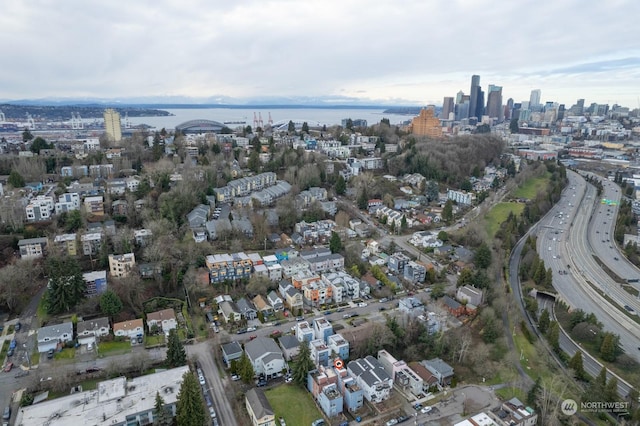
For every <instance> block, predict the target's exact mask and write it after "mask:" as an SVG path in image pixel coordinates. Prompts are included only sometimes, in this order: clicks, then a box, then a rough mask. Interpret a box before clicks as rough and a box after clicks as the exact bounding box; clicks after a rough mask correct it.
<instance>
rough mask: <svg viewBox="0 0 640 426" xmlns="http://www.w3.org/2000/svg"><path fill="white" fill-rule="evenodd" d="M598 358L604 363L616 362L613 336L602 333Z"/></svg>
mask: <svg viewBox="0 0 640 426" xmlns="http://www.w3.org/2000/svg"><path fill="white" fill-rule="evenodd" d="M600 356H601V357H602V359H604V360H605V361H609V362H613V361H615V360H616V346H615V341H614V338H613V334H611V333H604V338H603V339H602V344H601V345H600Z"/></svg>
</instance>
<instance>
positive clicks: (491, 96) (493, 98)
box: [486, 84, 504, 123]
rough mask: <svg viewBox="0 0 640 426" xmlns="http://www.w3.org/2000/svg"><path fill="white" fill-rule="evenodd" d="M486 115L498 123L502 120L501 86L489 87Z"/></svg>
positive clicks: (491, 85)
mask: <svg viewBox="0 0 640 426" xmlns="http://www.w3.org/2000/svg"><path fill="white" fill-rule="evenodd" d="M486 115H488V116H489V118H493V119H495V120H496V122H498V123H500V122H502V121H503V120H504V110H503V108H502V86H496V85H493V84H490V85H489V91H488V94H487V111H486Z"/></svg>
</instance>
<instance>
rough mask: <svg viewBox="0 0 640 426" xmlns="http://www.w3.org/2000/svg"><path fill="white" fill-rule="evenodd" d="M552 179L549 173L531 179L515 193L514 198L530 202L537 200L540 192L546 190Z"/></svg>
mask: <svg viewBox="0 0 640 426" xmlns="http://www.w3.org/2000/svg"><path fill="white" fill-rule="evenodd" d="M550 177H551V174H550V173H549V172H547V173H545V174H544V176H541V177H538V178H533V179H529V180H528V181H526V182H525V183H524V184H523V185H522V186H521V187H520V188H518V189H516V190H515V191H513V196H514V197H516V198H527V199H529V200H532V199H534V198H536V195H538V192H540V191H544V190H545V188H546V187H547V183H548V182H549V178H550Z"/></svg>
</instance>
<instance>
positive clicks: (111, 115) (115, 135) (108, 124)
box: [104, 108, 122, 142]
mask: <svg viewBox="0 0 640 426" xmlns="http://www.w3.org/2000/svg"><path fill="white" fill-rule="evenodd" d="M104 129H105V132H106V133H107V136H109V139H110V140H112V141H114V142H120V141H121V140H122V124H121V123H120V113H119V112H118V111H116V110H115V109H111V108H108V109H105V110H104Z"/></svg>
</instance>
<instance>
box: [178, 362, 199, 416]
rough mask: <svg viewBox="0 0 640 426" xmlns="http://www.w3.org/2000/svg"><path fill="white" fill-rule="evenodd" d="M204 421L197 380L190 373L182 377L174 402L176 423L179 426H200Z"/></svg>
mask: <svg viewBox="0 0 640 426" xmlns="http://www.w3.org/2000/svg"><path fill="white" fill-rule="evenodd" d="M205 421H206V413H205V410H204V401H203V400H202V393H201V392H200V385H199V384H198V380H197V379H196V377H195V376H194V375H193V373H191V372H187V373H185V374H184V376H182V384H181V385H180V392H179V393H178V400H177V401H176V422H177V423H178V424H179V425H180V426H202V425H204V424H205Z"/></svg>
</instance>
